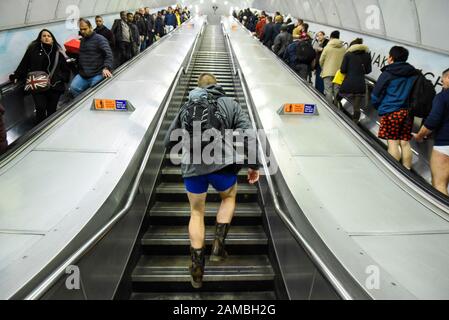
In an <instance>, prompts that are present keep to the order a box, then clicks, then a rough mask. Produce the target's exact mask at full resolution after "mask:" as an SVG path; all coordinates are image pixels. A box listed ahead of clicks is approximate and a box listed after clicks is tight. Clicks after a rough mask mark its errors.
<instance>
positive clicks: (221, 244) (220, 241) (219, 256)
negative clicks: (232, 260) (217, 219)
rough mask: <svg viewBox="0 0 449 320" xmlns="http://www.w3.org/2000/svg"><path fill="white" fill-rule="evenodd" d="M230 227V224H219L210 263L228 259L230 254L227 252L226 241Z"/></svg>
mask: <svg viewBox="0 0 449 320" xmlns="http://www.w3.org/2000/svg"><path fill="white" fill-rule="evenodd" d="M230 227H231V225H230V224H220V223H217V225H216V230H215V240H214V244H213V246H212V254H211V256H210V261H212V262H222V261H224V260H226V258H227V257H228V253H227V252H226V250H225V241H226V237H227V236H228V232H229V229H230Z"/></svg>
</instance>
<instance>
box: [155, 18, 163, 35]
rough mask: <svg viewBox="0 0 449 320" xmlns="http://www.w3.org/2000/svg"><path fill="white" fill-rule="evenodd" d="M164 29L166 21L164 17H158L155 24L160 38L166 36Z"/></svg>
mask: <svg viewBox="0 0 449 320" xmlns="http://www.w3.org/2000/svg"><path fill="white" fill-rule="evenodd" d="M164 27H165V23H164V19H162V17H157V18H156V21H155V23H154V32H155V34H157V35H159V37H162V36H164V34H165V29H164Z"/></svg>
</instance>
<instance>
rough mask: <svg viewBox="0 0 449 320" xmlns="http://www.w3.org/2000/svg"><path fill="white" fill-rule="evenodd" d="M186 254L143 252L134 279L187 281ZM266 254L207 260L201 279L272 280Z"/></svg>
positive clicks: (187, 259)
mask: <svg viewBox="0 0 449 320" xmlns="http://www.w3.org/2000/svg"><path fill="white" fill-rule="evenodd" d="M190 264H191V262H190V257H189V256H143V257H142V258H141V259H140V261H139V263H138V265H137V266H136V268H135V269H134V272H133V274H132V280H133V281H134V282H158V283H161V282H176V283H183V282H184V283H190V273H189V265H190ZM274 277H275V274H274V271H273V268H272V266H271V263H270V261H269V259H268V257H267V256H230V257H228V259H227V260H226V261H224V262H220V263H215V262H210V261H208V260H207V263H206V269H205V274H204V282H240V281H273V280H274Z"/></svg>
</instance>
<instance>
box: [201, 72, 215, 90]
mask: <svg viewBox="0 0 449 320" xmlns="http://www.w3.org/2000/svg"><path fill="white" fill-rule="evenodd" d="M213 84H217V78H215V76H214V75H213V74H211V73H203V74H202V75H200V77H199V78H198V87H200V88H206V87H208V86H211V85H213Z"/></svg>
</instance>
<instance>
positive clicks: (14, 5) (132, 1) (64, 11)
mask: <svg viewBox="0 0 449 320" xmlns="http://www.w3.org/2000/svg"><path fill="white" fill-rule="evenodd" d="M174 3H176V0H2V1H0V30H5V29H14V28H20V27H25V26H31V25H36V24H44V23H51V22H55V21H62V20H66V19H68V18H69V19H70V18H72V17H75V18H76V17H77V16H81V17H91V16H95V15H97V14H101V15H106V14H112V13H117V12H120V11H123V10H129V9H137V8H140V7H150V8H160V7H165V6H169V5H173V4H174ZM72 19H73V18H72Z"/></svg>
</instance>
